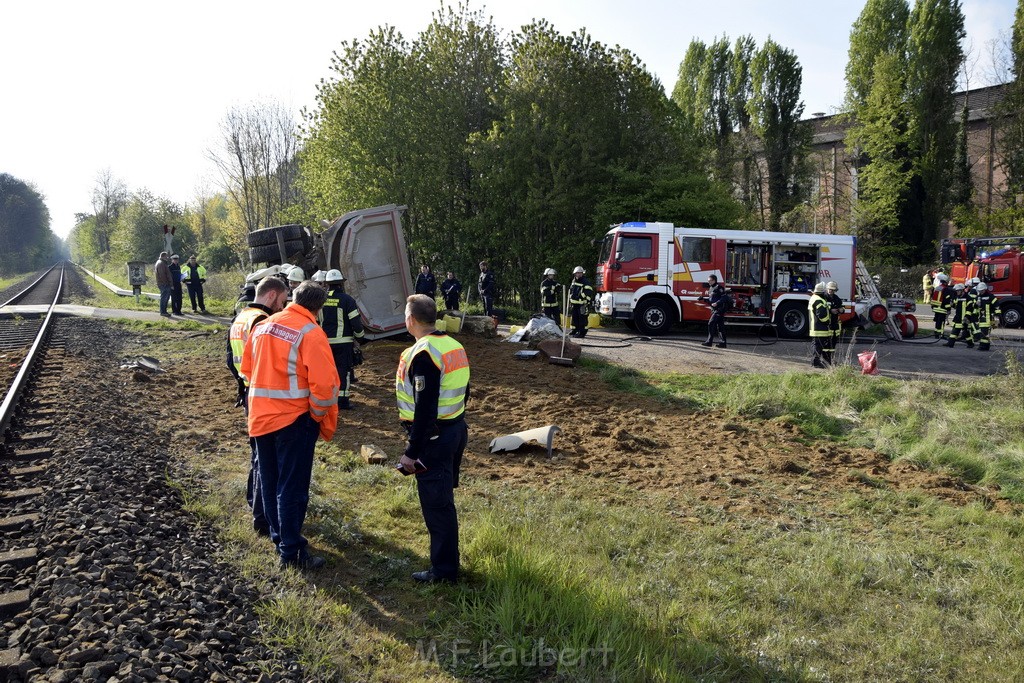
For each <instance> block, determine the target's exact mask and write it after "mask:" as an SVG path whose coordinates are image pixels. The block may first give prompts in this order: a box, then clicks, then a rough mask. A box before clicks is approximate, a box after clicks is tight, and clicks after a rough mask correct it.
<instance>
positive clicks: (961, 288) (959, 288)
mask: <svg viewBox="0 0 1024 683" xmlns="http://www.w3.org/2000/svg"><path fill="white" fill-rule="evenodd" d="M953 291H954V292H962V291H964V286H963V283H960V282H958V283H956V284H955V285H953Z"/></svg>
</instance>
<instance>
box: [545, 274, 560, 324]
mask: <svg viewBox="0 0 1024 683" xmlns="http://www.w3.org/2000/svg"><path fill="white" fill-rule="evenodd" d="M561 291H562V283H560V282H558V281H557V280H555V279H554V278H548V277H546V276H545V277H544V279H543V280H541V281H540V310H541V313H543V314H544V315H546V316H547V317H549V318H551V319H552V320H554V321H555V322H557V323H559V324H561V322H562V321H561V320H559V319H558V313H559V311H561V310H562V303H561V302H560V301H559V300H558V295H559V293H561Z"/></svg>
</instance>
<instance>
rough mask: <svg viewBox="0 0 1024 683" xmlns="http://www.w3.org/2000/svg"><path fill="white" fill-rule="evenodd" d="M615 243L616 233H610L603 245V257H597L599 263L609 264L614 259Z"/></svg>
mask: <svg viewBox="0 0 1024 683" xmlns="http://www.w3.org/2000/svg"><path fill="white" fill-rule="evenodd" d="M614 241H615V233H613V232H610V233H608V234H607V235H605V236H604V241H603V242H602V243H601V255H600V256H598V257H597V262H598V263H608V261H609V260H611V257H612V243H613V242H614Z"/></svg>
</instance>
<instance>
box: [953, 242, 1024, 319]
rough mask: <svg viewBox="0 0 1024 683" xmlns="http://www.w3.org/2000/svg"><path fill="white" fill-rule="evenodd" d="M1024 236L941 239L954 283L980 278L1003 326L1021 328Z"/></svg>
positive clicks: (1023, 304)
mask: <svg viewBox="0 0 1024 683" xmlns="http://www.w3.org/2000/svg"><path fill="white" fill-rule="evenodd" d="M1022 246H1024V237H973V238H962V239H961V238H955V239H946V240H942V246H941V249H940V255H941V257H942V262H943V263H945V264H949V266H950V273H949V277H950V280H952V281H953V282H954V283H964V282H966V281H967V280H969V279H971V278H972V277H976V278H979V279H980V280H981V281H982V282H985V283H988V286H989V288H990V290H991V291H992V293H993V294H994V295H995V297H996V298H997V299H998V300H999V308H1000V310H1001V311H1002V313H1001V315H1000V323H1001V324H1002V325H1003V327H1020V326H1021V317H1022V316H1024V297H1022V294H1024V253H1021V247H1022Z"/></svg>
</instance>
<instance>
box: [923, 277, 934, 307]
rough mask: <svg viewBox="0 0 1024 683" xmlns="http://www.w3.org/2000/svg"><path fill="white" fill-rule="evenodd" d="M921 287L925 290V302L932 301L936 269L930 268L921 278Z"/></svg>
mask: <svg viewBox="0 0 1024 683" xmlns="http://www.w3.org/2000/svg"><path fill="white" fill-rule="evenodd" d="M921 288H922V289H923V290H924V299H922V300H923V301H924V303H926V304H927V303H931V300H932V292H933V291H934V290H935V271H934V270H929V271H928V272H927V273H925V274H924V277H923V278H921Z"/></svg>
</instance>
